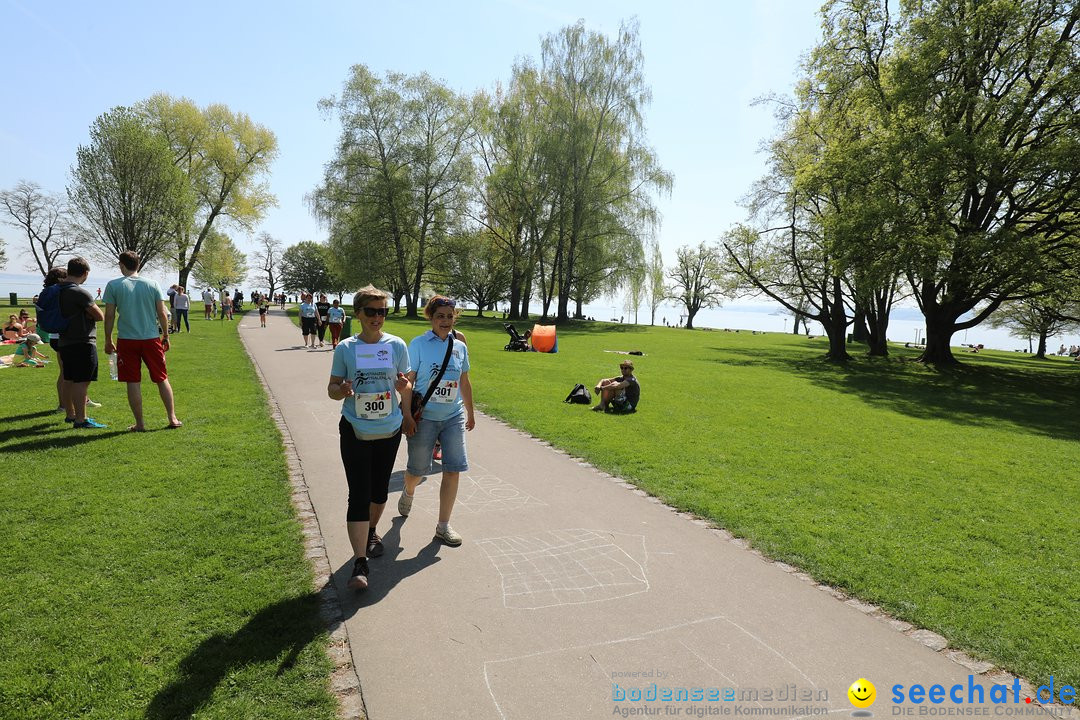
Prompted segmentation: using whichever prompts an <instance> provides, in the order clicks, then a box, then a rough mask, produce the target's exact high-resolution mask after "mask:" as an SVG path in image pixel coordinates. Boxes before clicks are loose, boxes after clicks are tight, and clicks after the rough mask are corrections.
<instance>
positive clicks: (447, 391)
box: [431, 380, 458, 405]
mask: <svg viewBox="0 0 1080 720" xmlns="http://www.w3.org/2000/svg"><path fill="white" fill-rule="evenodd" d="M457 394H458V382H457V380H443V381H442V382H441V383H439V385H438V387H436V388H435V392H433V393H431V402H436V403H440V404H443V405H449V404H450V403H452V402H454V401H456V400H457Z"/></svg>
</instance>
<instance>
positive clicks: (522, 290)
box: [470, 59, 556, 320]
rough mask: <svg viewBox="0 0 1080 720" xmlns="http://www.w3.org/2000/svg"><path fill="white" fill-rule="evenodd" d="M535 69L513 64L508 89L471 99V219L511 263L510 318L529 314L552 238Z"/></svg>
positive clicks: (551, 207) (551, 208) (523, 63)
mask: <svg viewBox="0 0 1080 720" xmlns="http://www.w3.org/2000/svg"><path fill="white" fill-rule="evenodd" d="M538 82H539V79H538V76H537V71H536V68H535V67H534V66H533V64H532V62H531V61H530V60H528V59H525V60H522V61H520V62H518V63H517V64H516V65H515V66H514V71H513V78H512V79H511V81H510V84H509V86H508V87H507V88H506V89H503V88H501V87H497V88H496V89H495V91H494V92H493V93H491V94H487V93H478V94H477V95H476V97H475V98H474V101H473V107H474V117H475V119H476V128H477V132H476V135H475V136H474V145H475V156H476V162H477V166H478V168H479V172H478V173H477V187H476V197H477V198H478V200H477V202H475V203H474V204H473V205H474V209H473V210H472V212H471V213H470V214H471V217H472V219H473V220H474V221H475V222H477V223H478V224H480V225H482V226H483V227H484V228H486V229H487V230H488V232H489V233H491V237H492V240H493V242H494V243H495V244H496V246H497V247H498V248H500V249H501V251H502V252H503V253H504V254H505V255H506V257H507V260H508V263H509V268H508V270H509V275H510V277H509V287H508V289H507V295H508V297H507V299H508V300H509V303H510V319H511V320H517V319H520V318H524V317H527V316H528V305H529V298H530V296H531V295H532V280H533V278H534V277H535V275H536V268H537V264H538V262H539V261H540V258H541V248H542V247H543V245H544V244H545V243H546V242H547V240H548V238H549V237H550V232H551V227H552V215H553V212H554V211H555V209H556V206H555V204H554V203H553V202H552V198H553V196H554V189H553V187H552V185H551V184H550V183H549V182H548V180H549V178H548V175H547V173H546V172H545V171H544V164H545V156H544V153H543V143H544V142H545V138H546V130H545V124H544V122H543V108H542V105H541V97H540V93H539V86H538Z"/></svg>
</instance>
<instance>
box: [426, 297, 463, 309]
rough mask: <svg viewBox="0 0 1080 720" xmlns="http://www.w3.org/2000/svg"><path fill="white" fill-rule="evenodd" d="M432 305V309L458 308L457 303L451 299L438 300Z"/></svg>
mask: <svg viewBox="0 0 1080 720" xmlns="http://www.w3.org/2000/svg"><path fill="white" fill-rule="evenodd" d="M431 305H432V307H457V303H456V302H454V301H453V300H451V299H450V298H437V299H435V300H434V301H433V302H432V303H431Z"/></svg>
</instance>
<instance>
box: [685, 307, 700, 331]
mask: <svg viewBox="0 0 1080 720" xmlns="http://www.w3.org/2000/svg"><path fill="white" fill-rule="evenodd" d="M697 313H698V308H687V309H686V329H687V330H693V329H694V316H695V315H697Z"/></svg>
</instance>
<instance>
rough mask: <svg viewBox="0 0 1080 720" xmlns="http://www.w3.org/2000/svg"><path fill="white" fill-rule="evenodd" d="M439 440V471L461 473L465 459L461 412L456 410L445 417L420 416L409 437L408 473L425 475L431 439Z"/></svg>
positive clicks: (427, 469)
mask: <svg viewBox="0 0 1080 720" xmlns="http://www.w3.org/2000/svg"><path fill="white" fill-rule="evenodd" d="M436 440H438V441H439V442H440V443H442V468H443V472H465V471H466V470H468V469H469V458H468V456H467V455H466V453H465V413H464V412H460V413H458V414H457V415H455V416H454V417H452V418H449V419H447V420H442V421H439V420H428V419H427V418H424V417H422V418H420V423H419V424H418V425H417V426H416V434H415V435H413V436H412V437H411V438H409V464H408V467H407V468H406V471H407V472H408V473H409V474H410V475H427V474H429V473H430V472H431V453H432V451H433V450H434V449H435V441H436Z"/></svg>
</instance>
